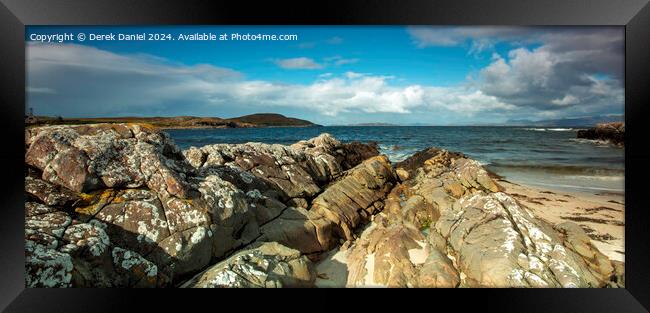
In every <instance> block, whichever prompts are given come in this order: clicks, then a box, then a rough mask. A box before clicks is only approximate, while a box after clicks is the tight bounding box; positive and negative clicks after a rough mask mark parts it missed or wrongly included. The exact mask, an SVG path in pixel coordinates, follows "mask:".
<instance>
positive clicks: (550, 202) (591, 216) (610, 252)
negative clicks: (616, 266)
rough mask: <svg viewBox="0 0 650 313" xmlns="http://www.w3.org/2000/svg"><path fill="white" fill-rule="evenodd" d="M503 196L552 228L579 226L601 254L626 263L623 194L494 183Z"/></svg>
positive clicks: (508, 182) (499, 181)
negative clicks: (501, 189)
mask: <svg viewBox="0 0 650 313" xmlns="http://www.w3.org/2000/svg"><path fill="white" fill-rule="evenodd" d="M495 180H496V181H497V182H498V183H499V184H500V185H501V186H502V187H504V189H505V192H506V193H508V194H510V195H512V196H513V197H514V198H515V199H517V200H518V201H520V202H522V203H523V204H524V205H526V206H527V207H528V208H529V209H530V211H531V213H533V215H535V217H537V218H539V219H542V220H545V221H547V222H549V223H551V224H553V225H555V224H559V223H562V222H567V221H570V222H573V223H576V224H578V225H579V226H580V227H581V228H582V229H583V230H584V231H585V232H586V233H587V236H589V238H590V239H591V242H592V243H593V244H594V245H595V246H596V247H598V249H600V251H601V252H602V253H603V254H605V255H606V256H607V257H609V258H610V259H612V260H617V261H621V262H624V261H625V238H624V237H625V222H624V221H625V194H624V192H623V193H612V192H599V193H588V192H581V191H575V190H566V189H560V188H549V187H538V186H533V185H530V184H520V183H517V182H512V181H509V180H507V179H504V178H497V179H495Z"/></svg>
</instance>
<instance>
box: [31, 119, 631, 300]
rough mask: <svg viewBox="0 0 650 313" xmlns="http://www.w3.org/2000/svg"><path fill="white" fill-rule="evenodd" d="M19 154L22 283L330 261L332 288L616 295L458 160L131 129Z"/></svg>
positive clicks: (296, 281)
mask: <svg viewBox="0 0 650 313" xmlns="http://www.w3.org/2000/svg"><path fill="white" fill-rule="evenodd" d="M25 151H26V152H25V163H26V170H25V193H26V202H25V254H26V274H27V275H26V283H27V286H29V287H167V286H183V287H203V288H212V287H313V286H314V285H315V283H316V280H317V279H322V278H320V277H321V276H323V275H321V273H318V271H317V264H318V263H319V262H321V261H322V259H323V258H324V257H325V256H326V255H329V253H330V251H332V250H334V251H338V252H340V253H344V254H345V256H346V257H345V261H344V262H343V263H342V264H340V267H343V268H344V269H345V270H344V274H343V275H344V277H343V279H342V282H341V286H351V287H353V286H389V287H604V286H611V287H617V286H622V285H623V284H624V282H623V269H622V264H621V263H616V262H612V261H610V260H609V259H607V257H605V256H604V255H603V254H602V253H600V252H599V251H598V249H596V248H595V247H594V246H593V245H592V243H591V241H590V239H589V237H587V236H586V235H585V233H584V232H583V230H582V229H581V228H580V227H578V226H577V225H576V224H573V223H562V224H558V225H550V224H548V223H546V222H544V221H542V220H539V219H537V218H535V217H534V216H533V215H532V214H531V213H530V212H529V211H528V209H527V208H526V207H525V206H523V205H522V204H521V203H519V202H517V201H516V200H515V199H514V198H512V197H511V196H510V195H508V194H507V193H505V192H504V190H503V188H501V187H500V186H499V185H498V184H497V183H496V182H495V181H494V180H493V179H492V178H491V176H490V173H488V172H487V171H486V170H485V169H483V167H482V166H481V165H480V164H479V163H478V162H476V161H474V160H472V159H469V158H467V157H465V156H464V155H462V154H460V153H452V152H448V151H445V150H441V149H436V148H430V149H426V150H424V151H421V152H418V153H416V154H415V155H414V156H412V157H411V158H409V159H407V160H405V161H403V162H400V163H397V164H394V165H393V164H391V163H390V161H389V160H388V158H387V157H386V156H383V155H378V154H379V153H378V150H377V146H376V144H363V143H358V142H352V143H341V142H339V141H338V140H336V139H335V138H334V137H332V136H331V135H329V134H321V135H320V136H318V137H315V138H312V139H309V140H304V141H300V142H298V143H295V144H293V145H290V146H283V145H270V144H262V143H246V144H215V145H209V146H205V147H198V148H197V147H192V148H190V149H188V150H185V151H180V150H179V149H178V148H177V147H176V146H175V145H174V143H173V142H172V140H171V139H170V138H169V136H168V135H167V134H165V133H164V132H161V131H159V130H157V129H155V128H153V127H150V126H147V125H140V124H95V125H83V126H50V127H39V128H29V129H27V130H26V131H25ZM323 277H324V276H323Z"/></svg>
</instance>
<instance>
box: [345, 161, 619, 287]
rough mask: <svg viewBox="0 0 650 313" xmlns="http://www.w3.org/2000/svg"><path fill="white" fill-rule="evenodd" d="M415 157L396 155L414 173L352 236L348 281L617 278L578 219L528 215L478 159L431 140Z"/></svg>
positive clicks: (609, 282)
mask: <svg viewBox="0 0 650 313" xmlns="http://www.w3.org/2000/svg"><path fill="white" fill-rule="evenodd" d="M423 155H425V156H426V157H429V158H428V159H424V160H423ZM415 157H416V158H417V159H414V160H407V161H406V162H403V163H401V165H402V166H403V167H402V168H403V169H404V170H407V171H409V176H410V177H411V178H409V179H407V180H405V181H404V182H403V183H402V184H401V185H399V186H397V187H396V188H395V189H393V191H392V192H391V193H390V194H389V195H388V196H387V199H386V200H385V208H384V211H383V212H382V213H380V215H377V216H375V217H374V219H373V222H372V223H371V225H370V226H369V227H368V228H367V229H366V230H365V231H364V232H363V233H362V235H361V237H360V238H359V239H358V240H357V241H356V242H355V243H354V244H353V245H352V247H351V252H350V254H349V256H348V263H347V266H348V269H349V270H350V275H349V276H348V285H352V286H365V285H382V286H396V287H397V286H399V287H427V286H428V287H455V286H461V287H463V286H464V287H605V286H610V287H620V286H622V281H623V279H622V277H623V275H621V266H620V264H616V263H613V262H612V261H610V260H609V259H607V258H606V257H605V256H604V255H603V254H602V253H600V252H599V251H598V249H596V248H595V247H594V246H593V245H592V244H591V242H590V240H589V237H588V236H586V235H585V233H584V231H583V230H582V229H581V228H580V227H579V226H577V225H576V224H573V223H563V224H560V225H555V226H553V225H550V224H548V223H546V222H544V221H542V220H540V219H537V218H535V217H534V216H533V215H532V214H531V213H530V212H529V210H528V209H527V208H526V207H524V206H522V205H521V204H520V203H518V202H517V201H516V200H515V199H514V198H512V197H511V196H510V195H508V194H506V193H503V192H501V191H500V190H501V189H500V187H499V186H498V184H496V183H495V182H494V181H492V179H491V178H490V176H489V175H488V173H487V172H486V171H485V170H484V169H483V168H482V167H481V166H480V164H479V163H478V162H476V161H474V160H471V159H467V158H465V157H464V156H462V155H460V154H454V153H449V152H447V151H444V150H432V149H429V150H427V151H425V152H423V153H420V154H418V155H416V156H415ZM414 164H421V165H420V166H415V165H414Z"/></svg>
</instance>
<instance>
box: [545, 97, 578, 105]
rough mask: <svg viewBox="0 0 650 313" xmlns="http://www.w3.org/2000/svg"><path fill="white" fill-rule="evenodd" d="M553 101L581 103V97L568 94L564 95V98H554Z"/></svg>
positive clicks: (554, 102) (563, 103)
mask: <svg viewBox="0 0 650 313" xmlns="http://www.w3.org/2000/svg"><path fill="white" fill-rule="evenodd" d="M551 103H553V104H557V105H571V104H578V103H580V99H578V98H577V97H576V96H574V95H566V96H564V98H562V99H553V100H552V101H551Z"/></svg>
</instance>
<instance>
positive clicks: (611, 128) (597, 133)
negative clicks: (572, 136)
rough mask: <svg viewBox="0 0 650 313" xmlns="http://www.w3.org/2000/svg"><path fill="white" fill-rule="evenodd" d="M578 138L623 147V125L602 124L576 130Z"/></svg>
mask: <svg viewBox="0 0 650 313" xmlns="http://www.w3.org/2000/svg"><path fill="white" fill-rule="evenodd" d="M577 137H578V138H584V139H590V140H602V141H608V142H611V143H613V144H615V145H619V146H623V145H625V123H624V122H612V123H602V124H598V125H596V127H593V128H589V129H581V130H578V133H577Z"/></svg>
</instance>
